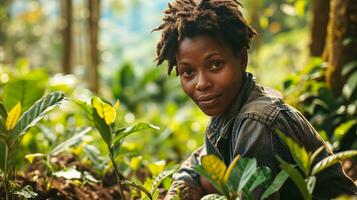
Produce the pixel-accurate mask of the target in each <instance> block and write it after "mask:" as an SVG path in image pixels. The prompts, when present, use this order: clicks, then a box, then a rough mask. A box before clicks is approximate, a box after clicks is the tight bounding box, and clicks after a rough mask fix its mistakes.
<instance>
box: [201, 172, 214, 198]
mask: <svg viewBox="0 0 357 200" xmlns="http://www.w3.org/2000/svg"><path fill="white" fill-rule="evenodd" d="M200 184H201V187H202V188H203V191H204V192H205V193H206V194H219V192H218V191H217V190H216V188H214V187H213V185H212V184H211V182H210V181H209V180H208V179H207V178H205V177H203V176H200Z"/></svg>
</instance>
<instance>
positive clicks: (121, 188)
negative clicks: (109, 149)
mask: <svg viewBox="0 0 357 200" xmlns="http://www.w3.org/2000/svg"><path fill="white" fill-rule="evenodd" d="M109 157H110V160H111V161H112V164H113V167H114V171H115V174H116V176H117V178H118V182H119V192H120V196H121V198H122V199H123V200H124V193H123V186H122V184H121V178H120V174H119V170H118V167H117V164H116V163H115V161H114V158H113V157H112V155H109Z"/></svg>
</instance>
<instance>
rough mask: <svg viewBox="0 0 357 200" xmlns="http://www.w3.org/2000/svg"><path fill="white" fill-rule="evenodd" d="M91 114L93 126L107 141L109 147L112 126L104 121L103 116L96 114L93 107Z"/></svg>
mask: <svg viewBox="0 0 357 200" xmlns="http://www.w3.org/2000/svg"><path fill="white" fill-rule="evenodd" d="M92 114H93V120H94V124H95V127H96V128H97V129H98V131H99V133H100V135H101V136H102V138H103V140H104V141H105V142H106V143H107V145H108V147H110V145H111V143H112V128H111V127H110V126H109V125H108V124H107V123H105V121H104V119H103V118H101V117H100V116H99V115H98V113H97V111H96V109H94V108H93V112H92Z"/></svg>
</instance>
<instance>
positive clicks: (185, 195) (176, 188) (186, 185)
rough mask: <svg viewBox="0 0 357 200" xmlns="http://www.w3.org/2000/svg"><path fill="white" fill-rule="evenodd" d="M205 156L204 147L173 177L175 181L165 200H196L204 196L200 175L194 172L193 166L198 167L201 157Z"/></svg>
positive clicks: (195, 152)
mask: <svg viewBox="0 0 357 200" xmlns="http://www.w3.org/2000/svg"><path fill="white" fill-rule="evenodd" d="M205 154H206V150H205V147H204V146H202V147H200V148H199V149H197V150H196V151H194V152H193V153H192V154H191V155H190V156H189V157H188V158H187V159H186V160H185V161H184V162H183V163H182V165H181V166H180V168H179V170H178V171H177V172H176V173H175V174H174V175H173V179H174V181H173V183H172V185H171V188H170V189H169V191H168V192H167V194H166V196H165V200H171V199H177V197H179V199H192V200H195V199H200V198H201V197H203V196H204V192H203V190H202V188H201V186H200V181H199V175H198V174H197V173H196V172H195V171H194V170H193V166H195V165H198V164H199V161H200V159H201V156H202V155H205Z"/></svg>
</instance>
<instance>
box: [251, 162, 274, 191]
mask: <svg viewBox="0 0 357 200" xmlns="http://www.w3.org/2000/svg"><path fill="white" fill-rule="evenodd" d="M270 179H271V170H270V169H269V167H259V168H257V172H256V173H254V174H253V176H252V178H251V179H250V180H249V182H248V183H247V186H246V187H247V188H248V191H249V192H252V191H253V190H254V189H255V188H257V187H258V186H260V185H264V184H267V182H269V181H270Z"/></svg>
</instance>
